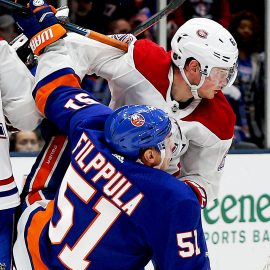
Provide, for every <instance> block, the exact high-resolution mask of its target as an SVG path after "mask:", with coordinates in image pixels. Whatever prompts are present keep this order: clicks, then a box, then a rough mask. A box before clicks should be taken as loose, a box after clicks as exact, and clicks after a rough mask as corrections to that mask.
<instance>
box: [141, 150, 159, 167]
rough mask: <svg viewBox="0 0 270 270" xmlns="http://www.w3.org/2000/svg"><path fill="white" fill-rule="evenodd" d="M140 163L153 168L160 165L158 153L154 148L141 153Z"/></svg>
mask: <svg viewBox="0 0 270 270" xmlns="http://www.w3.org/2000/svg"><path fill="white" fill-rule="evenodd" d="M140 159H141V161H142V162H143V164H145V165H147V166H149V167H154V166H156V165H158V164H159V163H160V153H159V151H157V150H156V149H155V148H153V147H152V148H148V149H146V150H144V151H143V153H141V158H140Z"/></svg>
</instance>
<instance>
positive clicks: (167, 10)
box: [131, 0, 185, 36]
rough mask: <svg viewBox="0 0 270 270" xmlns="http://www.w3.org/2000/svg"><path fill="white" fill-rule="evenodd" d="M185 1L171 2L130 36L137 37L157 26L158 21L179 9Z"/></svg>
mask: <svg viewBox="0 0 270 270" xmlns="http://www.w3.org/2000/svg"><path fill="white" fill-rule="evenodd" d="M184 2H185V0H172V1H171V2H170V3H169V4H168V5H167V6H166V7H165V8H164V9H162V10H160V11H159V12H157V13H156V14H154V15H153V16H151V17H150V18H149V19H148V20H146V21H145V22H143V23H141V24H140V25H138V26H137V27H136V28H135V29H133V30H132V31H131V34H133V35H134V36H138V35H139V34H141V33H142V32H144V31H145V30H147V29H148V28H150V27H151V26H154V25H155V24H157V23H158V22H159V21H160V19H162V18H163V17H164V16H168V15H169V14H170V13H172V12H173V11H175V10H176V9H177V8H179V7H180V6H181V5H182V4H183V3H184Z"/></svg>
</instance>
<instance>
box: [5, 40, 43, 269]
mask: <svg viewBox="0 0 270 270" xmlns="http://www.w3.org/2000/svg"><path fill="white" fill-rule="evenodd" d="M33 80H34V79H33V77H32V75H31V73H30V72H29V71H28V69H27V68H26V67H25V65H24V64H23V63H22V62H21V60H20V59H19V58H18V56H17V54H16V51H15V50H13V48H12V47H11V46H9V45H8V43H7V42H6V41H0V93H1V95H0V164H1V168H0V243H1V244H0V268H1V269H5V270H9V269H11V264H12V263H11V243H12V228H13V213H14V208H15V207H16V206H18V205H19V203H20V197H19V193H18V189H17V187H16V183H15V181H14V178H13V175H12V169H11V163H10V158H9V137H8V131H7V127H6V124H5V122H6V119H8V121H9V122H10V124H11V125H12V126H13V127H14V128H17V129H20V130H33V129H34V128H36V127H37V125H38V121H39V117H40V116H39V114H38V111H37V109H36V106H35V103H34V102H33V99H32V96H31V87H32V85H33ZM5 118H6V119H5Z"/></svg>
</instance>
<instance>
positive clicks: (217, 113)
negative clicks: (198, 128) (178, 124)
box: [181, 91, 236, 140]
mask: <svg viewBox="0 0 270 270" xmlns="http://www.w3.org/2000/svg"><path fill="white" fill-rule="evenodd" d="M181 120H183V121H197V122H200V123H201V124H202V125H204V126H205V127H207V128H208V129H209V130H211V131H212V132H213V133H214V134H215V135H216V136H217V137H219V138H220V139H221V140H228V139H231V138H232V137H233V133H234V125H235V120H236V117H235V114H234V112H233V110H232V108H231V106H230V104H229V102H228V101H227V99H226V97H225V96H224V95H223V93H222V92H221V91H219V92H218V93H217V94H216V95H215V97H214V98H213V99H202V101H201V102H200V104H199V105H198V106H197V108H196V109H195V110H194V111H193V112H192V113H191V114H190V115H188V116H186V117H184V118H182V119H181Z"/></svg>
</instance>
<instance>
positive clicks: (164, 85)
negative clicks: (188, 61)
mask: <svg viewBox="0 0 270 270" xmlns="http://www.w3.org/2000/svg"><path fill="white" fill-rule="evenodd" d="M133 58H134V64H135V67H136V69H137V70H138V71H139V72H140V73H141V74H142V75H143V76H144V77H145V78H146V79H147V80H148V81H149V82H150V83H152V84H153V85H154V87H155V88H156V89H157V90H158V91H159V92H160V93H161V94H162V96H163V98H164V99H166V95H167V91H168V88H169V79H168V74H169V70H170V66H171V62H172V61H171V53H170V52H166V51H165V50H164V49H163V48H162V47H160V46H158V45H157V44H156V43H154V42H152V41H150V40H147V39H141V40H138V41H136V42H135V45H134V55H133ZM146 91H147V89H146Z"/></svg>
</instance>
